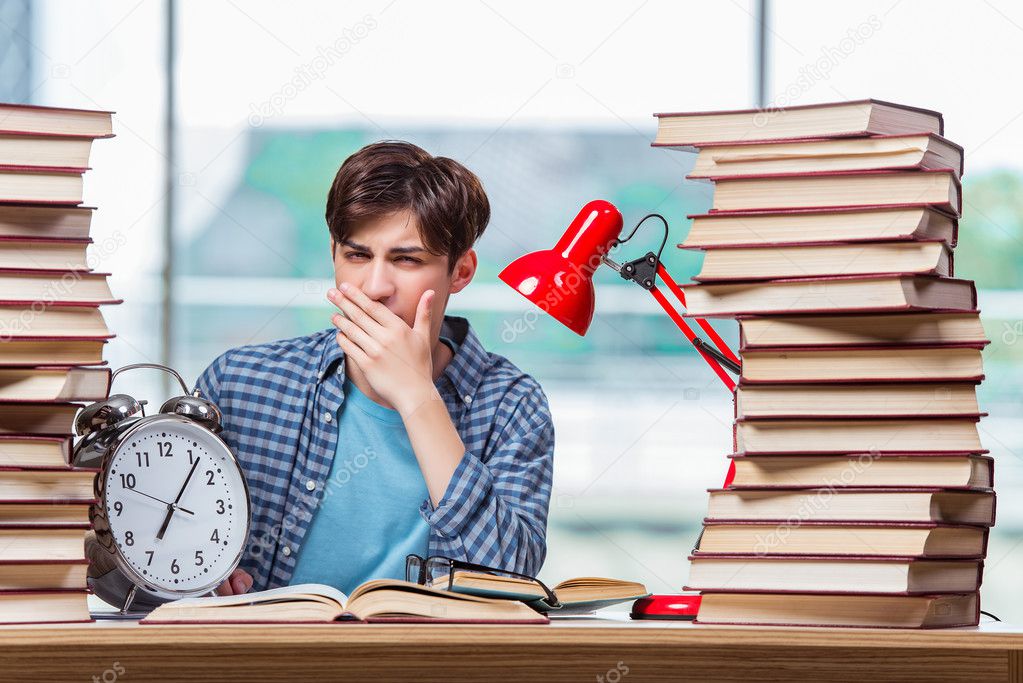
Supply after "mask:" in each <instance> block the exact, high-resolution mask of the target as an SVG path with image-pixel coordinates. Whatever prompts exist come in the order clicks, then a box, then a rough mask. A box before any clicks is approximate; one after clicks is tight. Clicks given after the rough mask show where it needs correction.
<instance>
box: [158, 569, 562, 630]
mask: <svg viewBox="0 0 1023 683" xmlns="http://www.w3.org/2000/svg"><path fill="white" fill-rule="evenodd" d="M329 621H368V622H383V621H432V622H500V623H506V622H520V623H538V624H544V623H547V621H548V620H547V618H546V617H545V616H544V615H542V614H539V613H538V612H536V611H535V610H533V609H532V608H530V607H529V606H527V605H524V604H522V603H521V602H514V601H509V600H490V599H488V598H483V597H478V596H474V595H463V594H459V593H450V592H447V591H441V590H437V589H435V588H427V587H426V586H421V585H418V584H414V583H410V582H408V581H397V580H390V579H375V580H373V581H367V582H366V583H363V584H362V585H360V586H359V587H358V588H356V589H355V590H354V591H353V592H352V595H351V596H350V597H349V596H346V595H345V594H344V593H342V592H341V591H339V590H337V589H336V588H332V587H331V586H325V585H322V584H318V583H304V584H299V585H295V586H285V587H283V588H274V589H271V590H266V591H257V592H255V593H244V594H242V595H223V596H217V597H204V598H185V599H182V600H175V601H174V602H168V603H165V604H163V605H160V606H159V607H157V608H156V609H155V610H153V611H152V612H151V613H150V614H149V616H147V617H146V618H144V619H143V620H142V621H141V622H140V623H143V624H168V623H218V622H226V623H231V622H250V623H287V622H290V623H307V622H329Z"/></svg>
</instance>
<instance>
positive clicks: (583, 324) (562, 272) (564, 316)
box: [498, 199, 622, 336]
mask: <svg viewBox="0 0 1023 683" xmlns="http://www.w3.org/2000/svg"><path fill="white" fill-rule="evenodd" d="M621 233H622V214H621V213H620V212H619V211H618V209H616V208H615V206H614V205H613V204H611V203H610V202H606V201H604V200H602V199H595V200H593V201H592V202H590V203H589V204H587V205H586V206H584V207H583V208H582V210H581V211H580V212H579V215H577V216H576V217H575V219H574V220H573V221H572V224H571V225H569V226H568V230H566V231H565V234H564V235H562V236H561V239H560V240H558V243H557V244H555V245H554V248H553V249H546V250H543V251H534V252H533V253H531V254H526V255H525V256H522V257H520V258H517V259H515V260H514V261H512V262H511V263H510V264H508V266H507V267H506V268H505V269H504V270H502V271H501V274H500V275H498V277H500V278H501V280H502V281H503V282H505V283H506V284H507V285H509V286H510V287H511V288H512V289H514V290H515V291H516V292H518V293H519V294H521V295H522V296H524V297H526V298H527V299H529V300H530V301H532V302H533V303H534V304H536V305H537V306H539V307H540V308H541V309H543V310H544V311H546V312H547V313H549V314H551V315H552V316H554V318H555V319H556V320H557V321H559V322H560V323H561V324H563V325H565V326H566V327H568V328H569V329H570V330H572V331H573V332H575V333H576V334H578V335H580V336H581V335H584V334H586V330H587V329H588V328H589V326H590V321H591V320H593V302H594V295H593V273H594V271H596V270H597V267H598V266H599V265H600V263H601V257H602V256H603V255H605V254H607V253H608V252H609V251H610V250H611V245H612V243H613V242H614V241H615V240H616V239H618V236H619V235H620V234H621Z"/></svg>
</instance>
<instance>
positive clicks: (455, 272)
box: [449, 249, 478, 294]
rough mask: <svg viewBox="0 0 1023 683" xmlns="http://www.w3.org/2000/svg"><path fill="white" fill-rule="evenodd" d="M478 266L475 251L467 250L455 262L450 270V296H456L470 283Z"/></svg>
mask: <svg viewBox="0 0 1023 683" xmlns="http://www.w3.org/2000/svg"><path fill="white" fill-rule="evenodd" d="M477 265H478V259H477V257H476V250H475V249H469V250H468V251H466V252H465V253H464V254H462V255H461V256H460V257H458V260H457V261H456V262H455V267H454V268H453V269H452V270H451V288H450V290H449V293H450V294H456V293H458V292H460V291H462V290H463V289H465V287H466V285H468V284H469V283H470V282H472V278H473V276H474V275H476V266H477Z"/></svg>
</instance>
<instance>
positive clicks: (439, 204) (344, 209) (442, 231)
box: [326, 140, 490, 273]
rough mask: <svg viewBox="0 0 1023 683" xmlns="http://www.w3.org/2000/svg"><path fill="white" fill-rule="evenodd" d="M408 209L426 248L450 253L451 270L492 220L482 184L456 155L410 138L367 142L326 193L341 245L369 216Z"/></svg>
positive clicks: (334, 232)
mask: <svg viewBox="0 0 1023 683" xmlns="http://www.w3.org/2000/svg"><path fill="white" fill-rule="evenodd" d="M406 209H407V210H409V211H411V213H412V214H413V215H414V216H415V217H416V218H417V219H418V223H419V236H420V239H422V241H423V246H424V247H425V248H426V250H427V251H429V252H430V253H432V254H435V255H438V256H440V255H445V254H446V255H447V257H448V273H450V272H451V271H452V270H453V269H454V267H455V261H457V260H458V258H459V257H460V256H462V255H463V254H464V253H465V252H466V251H468V250H469V249H470V248H471V247H472V245H473V244H475V243H476V240H478V239H479V238H480V236H481V235H482V234H483V231H484V230H485V229H486V227H487V223H489V222H490V202H489V200H488V199H487V194H486V192H484V191H483V184H482V183H480V180H479V178H477V177H476V174H474V173H473V172H472V171H470V170H469V169H467V168H466V167H465V166H463V165H462V164H460V163H458V162H457V161H455V160H454V159H449V158H447V157H435V156H432V155H431V154H430V153H428V152H427V151H425V150H423V149H422V148H420V147H417V146H416V145H413V144H412V143H409V142H402V141H400V140H385V141H383V142H375V143H373V144H371V145H366V146H365V147H363V148H362V149H360V150H359V151H358V152H356V153H355V154H353V155H351V156H350V157H348V158H347V159H345V161H344V163H343V164H341V168H340V169H338V172H337V175H336V176H335V177H334V183H333V184H332V185H331V187H330V192H329V194H328V195H327V212H326V218H327V226H328V227H329V228H330V234H331V235H332V236H333V237H334V240H335V242H336V243H337V244H340V243H341V242H342V241H343V240H345V239H347V238H348V236H349V235H350V234H351V233H352V232H353V230H354V229H355V228H356V227H357V226H359V225H361V224H363V223H364V222H365V221H367V220H372V219H376V218H382V217H384V216H388V215H391V214H393V213H395V212H398V211H404V210H406Z"/></svg>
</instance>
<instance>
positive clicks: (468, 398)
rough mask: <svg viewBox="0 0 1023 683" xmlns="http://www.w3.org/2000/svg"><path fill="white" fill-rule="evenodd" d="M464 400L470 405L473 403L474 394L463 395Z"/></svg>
mask: <svg viewBox="0 0 1023 683" xmlns="http://www.w3.org/2000/svg"><path fill="white" fill-rule="evenodd" d="M462 400H463V401H465V405H469V404H470V403H472V396H470V395H469V394H466V395H465V396H463V397H462Z"/></svg>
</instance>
